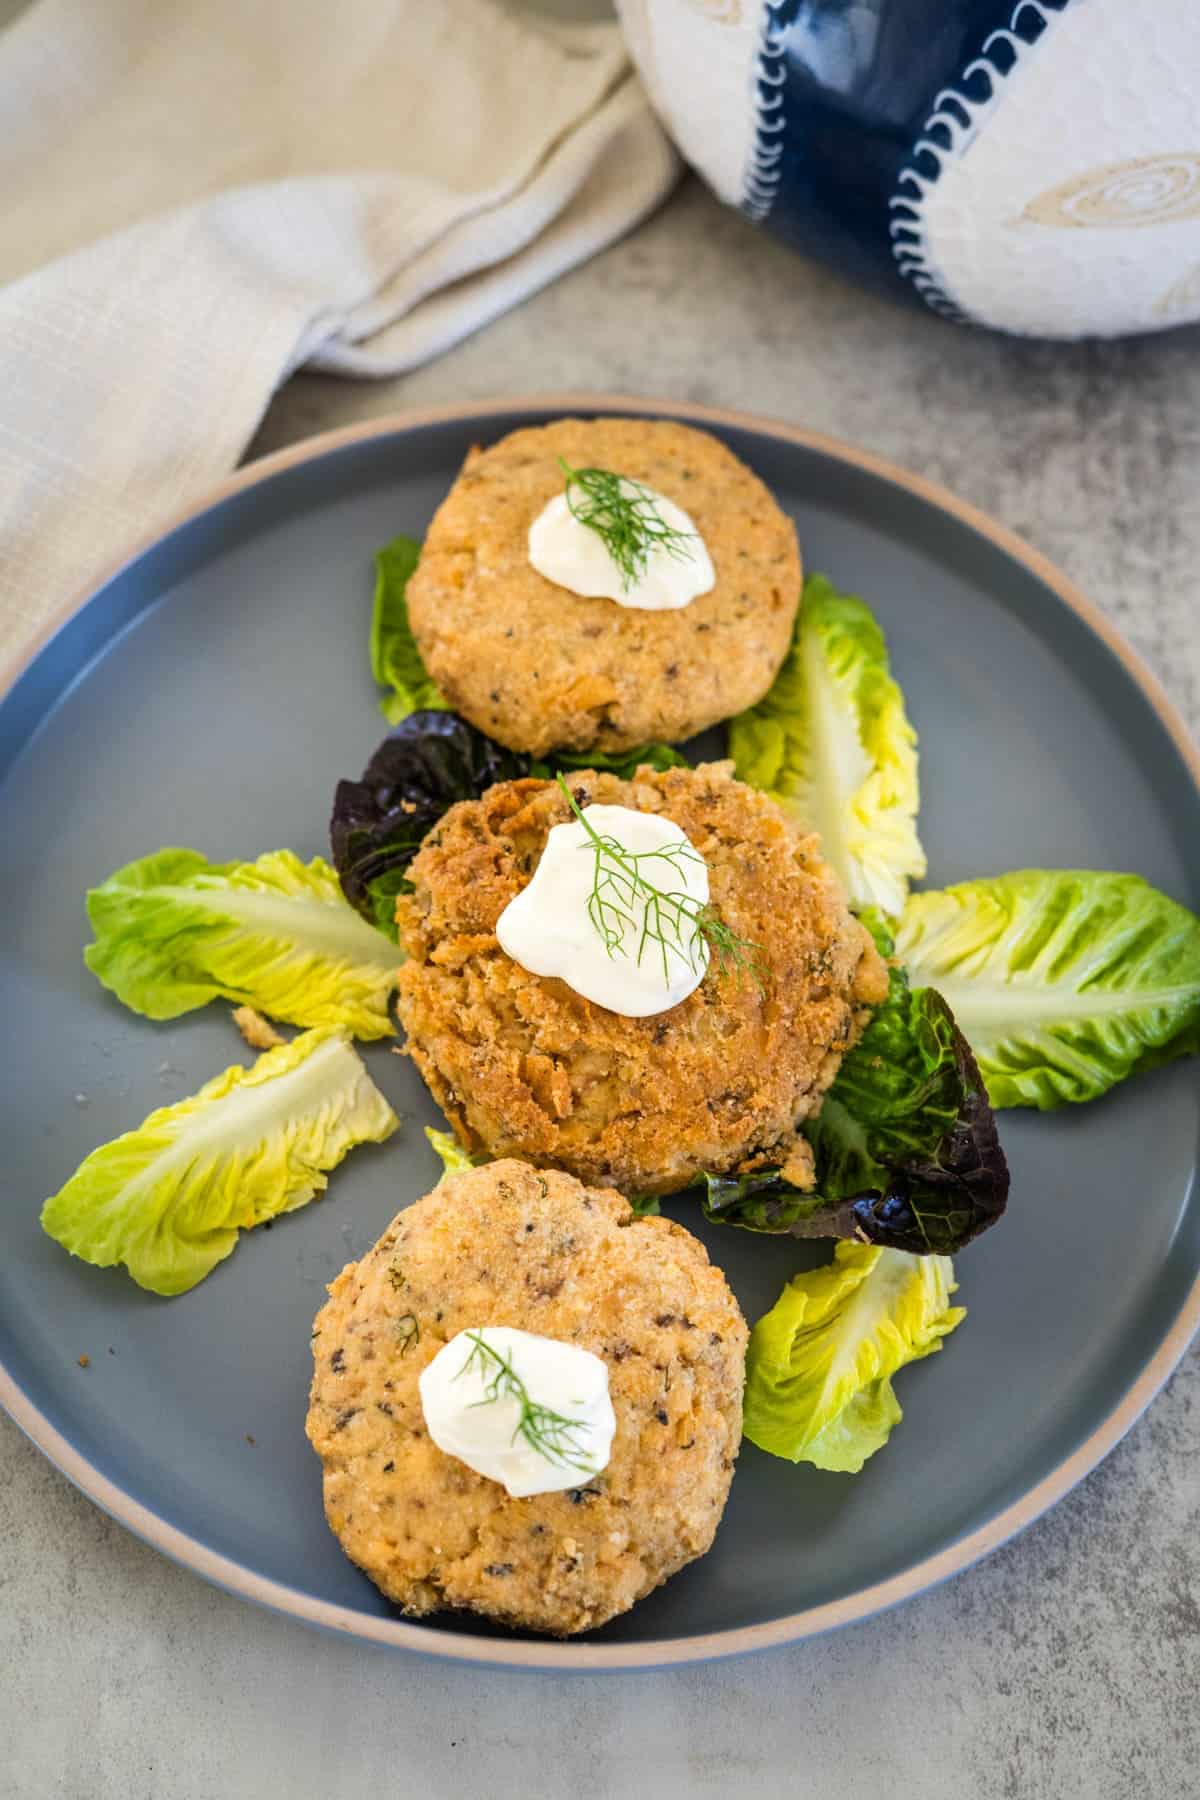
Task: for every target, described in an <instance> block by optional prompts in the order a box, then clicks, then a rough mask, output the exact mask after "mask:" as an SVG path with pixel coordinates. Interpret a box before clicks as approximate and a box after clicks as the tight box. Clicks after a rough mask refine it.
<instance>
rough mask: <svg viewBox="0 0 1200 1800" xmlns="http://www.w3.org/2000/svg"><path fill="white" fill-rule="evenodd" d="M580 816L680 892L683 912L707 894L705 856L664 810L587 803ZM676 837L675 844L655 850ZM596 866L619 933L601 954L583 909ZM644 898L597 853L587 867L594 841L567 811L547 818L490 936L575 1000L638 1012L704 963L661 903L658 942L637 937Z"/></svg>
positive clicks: (672, 994)
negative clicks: (536, 858)
mask: <svg viewBox="0 0 1200 1800" xmlns="http://www.w3.org/2000/svg"><path fill="white" fill-rule="evenodd" d="M583 816H584V818H585V819H586V820H587V822H588V824H589V825H590V826H591V828H592V830H593V831H594V832H596V834H597V836H599V837H602V838H605V837H607V838H613V839H615V840H616V842H617V843H618V844H619V845H620V846H621V848H622V849H623V850H625V851H627V852H633V853H634V854H636V855H638V856H640V857H641V859H642V860H641V861H639V862H638V864H637V865H636V866H637V870H638V872H639V874H641V875H642V876H643V877H644V879H645V880H646V881H648V882H649V883H650V884H651V885H652V886H653V887H656V888H658V889H660V890H661V891H662V892H663V893H664V894H677V895H681V896H684V902H685V905H686V906H687V907H688V909H689V910H690V911H692V912H694V911H696V910H698V909H699V908H700V907H702V906H704V905H705V904H706V903H707V901H708V865H707V864H706V862H705V861H704V858H703V857H702V856H701V854H700V852H699V851H698V850H697V849H696V847H695V845H694V844H693V843H692V842H691V839H690V838H689V837H688V835H687V833H686V832H684V831H681V830H680V828H679V826H678V825H676V824H674V823H673V822H672V821H671V820H670V819H664V818H661V817H660V816H659V815H658V814H657V813H644V812H636V811H635V810H634V809H633V808H632V807H629V806H587V807H584V809H583ZM679 846H683V847H684V851H685V854H682V855H676V856H674V857H671V858H667V857H665V856H663V855H661V854H660V852H661V851H663V850H664V849H667V848H669V847H674V848H675V849H677V850H678V848H679ZM598 874H599V876H600V877H601V878H602V879H605V880H606V885H604V886H602V887H601V888H600V890H599V892H600V897H601V898H602V899H604V900H605V901H606V902H607V903H608V908H609V909H606V913H605V917H606V919H607V920H608V923H609V925H610V927H611V928H612V929H613V930H614V931H619V934H620V947H619V949H614V950H613V951H612V953H611V954H610V953H609V951H608V950H607V949H606V947H605V940H604V938H603V936H602V935H601V933H600V931H599V930H597V928H596V924H595V922H594V920H593V918H592V914H591V913H590V912H589V910H588V905H589V901H591V899H592V896H593V893H594V892H596V891H597V875H598ZM648 900H649V896H646V895H644V894H643V893H642V892H640V891H639V890H637V889H636V888H634V887H633V886H632V885H631V884H630V883H629V882H628V881H624V880H622V878H621V875H620V872H619V869H618V868H617V866H616V865H615V864H614V863H612V862H611V861H610V860H609V859H608V858H607V857H606V858H604V859H603V860H602V862H601V864H600V867H599V870H597V865H596V851H595V846H594V844H593V842H592V840H591V839H590V838H589V837H588V834H587V832H586V831H585V830H584V827H583V825H582V824H581V823H580V822H579V820H578V819H572V820H571V822H570V824H569V825H555V826H553V827H552V828H551V830H550V833H549V835H548V836H547V838H546V847H545V849H544V850H543V851H542V857H541V861H540V862H539V863H538V866H537V868H536V869H535V870H534V872H533V879H532V880H531V881H530V883H529V885H528V887H525V888H523V889H522V890H521V892H520V893H519V894H518V895H517V896H516V898H515V899H514V900H510V901H509V903H508V905H507V906H506V907H505V908H504V911H503V912H502V913H501V914H500V917H499V919H498V920H497V921H496V936H497V938H498V939H499V940H500V948H501V949H502V950H504V951H505V952H506V953H507V954H508V955H509V956H511V957H512V959H513V961H514V962H518V963H520V965H521V967H522V968H523V969H528V970H529V972H530V974H531V975H557V976H558V977H559V978H560V980H562V981H565V982H566V983H567V985H568V987H572V988H574V990H575V992H576V993H577V994H582V996H583V998H584V999H585V1000H594V1001H595V1003H596V1005H597V1006H605V1007H607V1008H608V1010H609V1012H615V1013H621V1014H622V1015H623V1017H625V1018H627V1019H645V1018H649V1017H650V1015H651V1014H653V1013H661V1012H667V1011H669V1010H670V1008H671V1007H672V1006H678V1005H679V1002H680V1001H681V1000H686V999H687V997H688V995H689V994H691V993H694V992H695V990H696V989H697V988H698V987H699V986H700V983H701V982H702V981H703V980H704V976H705V972H706V970H707V968H708V945H707V944H706V943H705V942H704V940H703V939H700V940H699V942H697V943H693V942H692V941H691V937H692V933H691V930H690V927H689V926H688V924H687V922H686V921H680V922H679V924H680V925H681V928H678V926H674V928H673V921H674V919H675V918H677V915H672V913H671V912H670V911H669V910H668V909H663V919H662V922H663V925H664V929H663V931H662V933H661V936H662V937H664V938H665V939H666V944H667V948H666V949H665V950H664V946H663V944H662V943H661V942H658V941H656V940H655V939H654V938H650V939H648V940H647V941H646V942H645V943H643V942H642V934H643V930H644V928H645V923H646V908H647V904H648ZM593 910H594V909H593ZM622 914H623V915H624V917H623V918H622V917H621V916H620V915H622ZM651 922H652V924H653V920H652V921H651Z"/></svg>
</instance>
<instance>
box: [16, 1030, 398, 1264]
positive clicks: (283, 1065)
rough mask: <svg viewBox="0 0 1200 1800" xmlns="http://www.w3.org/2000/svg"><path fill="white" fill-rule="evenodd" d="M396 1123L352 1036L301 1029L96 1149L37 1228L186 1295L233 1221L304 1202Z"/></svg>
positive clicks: (87, 1257) (226, 1243)
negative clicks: (351, 1155)
mask: <svg viewBox="0 0 1200 1800" xmlns="http://www.w3.org/2000/svg"><path fill="white" fill-rule="evenodd" d="M398 1124H399V1120H398V1119H397V1117H396V1115H395V1113H394V1112H393V1111H392V1109H391V1107H390V1106H389V1105H388V1103H387V1101H386V1100H385V1099H384V1098H383V1095H382V1094H381V1093H380V1092H379V1090H378V1088H376V1087H375V1085H374V1083H373V1082H372V1081H371V1079H370V1077H369V1076H368V1074H367V1071H366V1070H365V1068H364V1067H363V1065H362V1063H361V1061H360V1060H359V1058H358V1055H357V1054H356V1052H355V1051H354V1049H353V1047H352V1046H351V1044H350V1042H349V1040H348V1039H347V1038H346V1036H345V1035H344V1034H343V1033H342V1032H340V1031H333V1030H328V1029H326V1030H320V1031H308V1032H305V1033H304V1034H303V1036H301V1037H298V1038H295V1039H293V1041H292V1042H291V1043H290V1044H282V1045H281V1046H280V1047H279V1048H278V1049H277V1050H269V1051H268V1052H267V1053H266V1055H265V1056H260V1057H259V1058H258V1060H257V1062H255V1064H254V1065H253V1067H252V1068H249V1069H245V1068H243V1067H242V1066H241V1065H240V1064H235V1065H234V1067H233V1068H230V1069H226V1070H225V1072H224V1074H222V1075H217V1076H216V1077H214V1079H213V1080H212V1081H209V1082H207V1083H206V1084H205V1085H204V1087H202V1088H201V1089H200V1092H199V1093H198V1094H195V1095H193V1096H192V1098H191V1099H189V1100H180V1101H179V1102H177V1104H176V1105H174V1106H164V1107H160V1108H159V1109H158V1111H157V1112H153V1113H151V1114H150V1117H149V1118H148V1119H146V1120H145V1122H144V1123H143V1124H141V1125H139V1126H138V1128H137V1130H136V1131H129V1132H126V1133H125V1134H124V1136H122V1137H119V1138H115V1139H114V1140H113V1142H112V1143H111V1144H104V1145H102V1146H101V1148H100V1149H99V1150H93V1151H92V1154H91V1155H90V1156H89V1157H87V1158H86V1160H85V1161H84V1162H82V1163H81V1164H80V1166H79V1168H78V1169H77V1170H76V1171H75V1174H74V1175H72V1177H71V1179H70V1181H68V1182H67V1184H66V1186H65V1187H64V1188H61V1189H60V1190H59V1192H58V1193H57V1194H55V1195H54V1196H53V1198H52V1199H50V1200H47V1202H46V1204H45V1206H44V1207H43V1208H42V1225H43V1227H44V1229H45V1230H46V1231H47V1232H48V1233H49V1235H50V1236H51V1237H52V1238H54V1239H55V1240H56V1241H57V1242H58V1243H60V1244H62V1245H63V1247H64V1248H65V1249H67V1250H69V1251H70V1252H71V1254H72V1255H73V1256H78V1257H82V1259H83V1261H84V1262H89V1263H95V1264H96V1265H97V1266H98V1267H100V1268H105V1269H106V1268H110V1267H111V1266H112V1265H113V1264H114V1263H124V1265H125V1267H126V1268H127V1269H128V1270H129V1273H130V1274H131V1275H132V1276H133V1279H134V1280H135V1281H136V1282H137V1284H138V1286H139V1287H144V1288H149V1290H150V1291H151V1293H155V1294H182V1293H184V1292H186V1290H187V1289H188V1288H191V1287H195V1285H196V1283H197V1282H198V1281H202V1280H203V1279H204V1277H205V1276H206V1275H207V1274H208V1273H209V1271H210V1269H212V1268H214V1267H215V1266H216V1264H217V1263H219V1262H220V1261H221V1260H222V1258H223V1257H226V1256H228V1255H229V1253H230V1251H231V1250H232V1249H233V1248H234V1246H235V1244H236V1243H237V1240H238V1232H239V1231H249V1230H250V1229H251V1227H253V1226H255V1225H260V1224H262V1222H263V1220H264V1219H274V1218H276V1217H278V1215H279V1214H280V1213H285V1212H292V1211H293V1210H294V1209H295V1208H296V1207H298V1206H304V1205H305V1204H306V1202H307V1201H309V1200H311V1199H312V1197H313V1195H314V1194H317V1193H319V1192H320V1191H321V1189H322V1188H323V1187H324V1186H325V1185H326V1178H327V1175H328V1172H329V1170H330V1169H335V1168H336V1167H337V1165H338V1163H340V1162H341V1160H342V1158H343V1157H344V1156H345V1155H346V1152H347V1151H348V1150H352V1149H353V1148H354V1146H355V1145H356V1144H362V1143H368V1142H369V1143H381V1142H382V1141H383V1139H384V1138H386V1137H389V1136H390V1135H391V1133H392V1132H393V1131H395V1129H396V1127H397V1125H398Z"/></svg>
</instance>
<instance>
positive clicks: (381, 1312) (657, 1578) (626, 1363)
mask: <svg viewBox="0 0 1200 1800" xmlns="http://www.w3.org/2000/svg"><path fill="white" fill-rule="evenodd" d="M329 1295H330V1298H329V1300H328V1302H327V1303H326V1305H325V1306H324V1307H323V1308H322V1310H321V1311H320V1313H318V1315H317V1320H316V1326H315V1330H314V1334H313V1360H314V1365H315V1372H314V1375H313V1383H312V1395H311V1401H310V1406H309V1413H308V1426H307V1429H308V1436H309V1438H310V1440H311V1442H312V1445H313V1448H314V1449H315V1450H316V1452H317V1454H318V1455H319V1456H320V1458H321V1460H322V1463H323V1464H324V1486H325V1514H326V1517H327V1519H328V1521H329V1524H330V1526H331V1528H332V1529H333V1531H334V1533H335V1534H336V1536H337V1538H338V1539H339V1541H340V1543H341V1545H342V1548H343V1549H344V1550H345V1551H346V1554H347V1555H348V1556H349V1557H350V1558H351V1559H352V1560H353V1561H354V1562H356V1563H357V1564H358V1565H359V1567H360V1568H361V1569H363V1570H364V1572H365V1573H366V1574H367V1575H369V1576H370V1577H371V1579H372V1581H374V1582H375V1583H376V1585H377V1586H378V1587H380V1588H381V1589H382V1590H383V1592H384V1593H385V1594H386V1595H387V1596H388V1598H389V1599H391V1600H394V1601H396V1602H397V1604H398V1605H400V1606H402V1607H403V1608H404V1610H405V1612H408V1613H416V1614H421V1613H428V1612H433V1611H435V1610H436V1609H438V1608H440V1607H470V1608H473V1609H474V1610H475V1611H476V1612H480V1613H486V1614H488V1615H489V1616H490V1617H492V1618H495V1619H500V1620H503V1621H504V1622H505V1623H506V1624H509V1625H516V1626H524V1627H526V1628H528V1629H531V1630H534V1631H547V1632H553V1633H555V1634H557V1635H560V1636H565V1635H568V1634H570V1633H572V1632H577V1631H586V1630H588V1629H590V1628H591V1627H593V1626H596V1625H601V1624H603V1623H604V1621H605V1620H606V1619H611V1618H612V1617H613V1616H614V1614H616V1613H621V1612H624V1611H625V1610H626V1609H627V1608H628V1607H630V1606H632V1605H633V1604H634V1602H635V1601H637V1600H640V1599H642V1598H643V1596H644V1595H646V1594H648V1593H650V1592H651V1591H652V1590H653V1589H654V1588H656V1587H658V1586H659V1584H660V1583H661V1582H664V1581H666V1580H667V1578H668V1576H670V1575H673V1574H674V1573H675V1572H676V1570H678V1569H681V1568H683V1566H684V1564H685V1563H688V1562H691V1561H692V1560H693V1558H694V1557H697V1556H702V1555H703V1554H704V1552H705V1551H706V1550H707V1549H708V1548H709V1546H710V1544H711V1543H712V1540H713V1535H714V1533H715V1532H716V1529H717V1525H718V1523H719V1521H720V1518H721V1513H722V1511H723V1509H724V1506H725V1501H726V1498H727V1496H728V1493H729V1484H730V1481H731V1479H732V1476H733V1464H734V1458H735V1457H736V1455H737V1450H738V1442H739V1439H740V1437H741V1425H742V1381H743V1375H744V1370H745V1357H746V1337H747V1333H746V1326H745V1323H744V1321H743V1319H742V1315H741V1312H740V1311H739V1309H738V1304H737V1301H736V1300H735V1299H734V1298H733V1295H732V1294H731V1293H730V1291H729V1288H728V1286H727V1284H726V1281H725V1278H724V1276H723V1275H722V1274H721V1272H720V1270H719V1269H715V1268H714V1267H713V1266H712V1264H711V1263H710V1262H709V1260H708V1256H707V1254H706V1252H705V1250H704V1247H703V1245H701V1244H700V1243H699V1242H698V1240H697V1239H696V1238H694V1237H693V1236H692V1235H691V1233H690V1232H687V1231H685V1230H684V1229H683V1227H682V1226H681V1225H675V1224H672V1223H671V1222H670V1221H669V1220H667V1219H640V1218H636V1217H635V1216H634V1214H633V1213H632V1212H631V1210H630V1208H629V1206H628V1204H627V1202H626V1201H624V1200H623V1199H622V1198H621V1197H620V1195H619V1194H615V1193H613V1192H611V1191H610V1190H601V1189H594V1188H586V1187H583V1186H582V1185H581V1184H580V1183H579V1182H578V1181H576V1180H575V1179H574V1177H573V1176H570V1175H563V1174H559V1173H557V1172H553V1171H551V1172H545V1173H544V1172H542V1171H540V1170H536V1169H533V1168H531V1167H530V1166H529V1165H528V1164H527V1163H520V1162H497V1163H491V1164H488V1165H487V1166H486V1167H485V1168H481V1169H473V1170H471V1171H470V1172H469V1173H466V1174H462V1175H455V1176H452V1177H450V1178H449V1179H448V1180H446V1181H444V1182H443V1183H442V1184H441V1185H440V1186H439V1187H438V1188H437V1189H436V1190H435V1192H434V1193H432V1194H430V1195H428V1196H427V1197H426V1198H425V1199H423V1200H418V1201H417V1203H416V1205H415V1206H411V1207H409V1208H408V1210H407V1211H405V1212H402V1213H400V1214H399V1215H398V1216H397V1217H396V1218H395V1219H394V1220H393V1221H392V1223H391V1224H390V1225H389V1226H388V1228H387V1230H386V1231H385V1232H384V1234H383V1236H382V1237H381V1238H380V1240H379V1242H378V1243H377V1244H376V1245H375V1247H374V1248H373V1249H372V1250H369V1251H368V1252H367V1254H366V1255H365V1256H364V1257H363V1259H362V1261H361V1262H358V1263H350V1264H349V1265H348V1267H347V1268H345V1269H343V1271H342V1273H341V1274H340V1275H339V1276H338V1278H337V1280H336V1281H335V1282H334V1283H333V1285H332V1286H331V1288H330V1289H329ZM482 1325H513V1326H517V1327H519V1328H520V1329H521V1330H524V1331H534V1332H539V1333H541V1334H542V1335H543V1336H546V1337H553V1338H560V1339H562V1340H564V1341H565V1342H568V1343H572V1344H576V1345H578V1346H580V1347H581V1348H583V1349H585V1350H590V1351H592V1352H593V1353H594V1354H595V1355H597V1356H600V1357H603V1359H604V1361H605V1363H606V1364H607V1367H608V1374H609V1389H610V1394H611V1398H612V1404H613V1411H614V1413H615V1415H616V1421H617V1429H616V1436H615V1438H614V1440H613V1448H612V1457H611V1460H610V1462H609V1464H608V1466H607V1468H606V1469H604V1470H603V1472H602V1473H601V1474H599V1475H598V1476H594V1477H592V1478H591V1479H590V1480H588V1481H587V1482H586V1484H585V1485H583V1486H581V1487H579V1488H574V1489H569V1490H567V1491H565V1492H561V1493H551V1494H536V1495H533V1496H531V1497H530V1498H527V1499H513V1498H511V1497H510V1495H509V1494H508V1493H507V1491H506V1490H505V1489H504V1488H503V1487H502V1486H501V1485H500V1484H499V1483H498V1482H495V1481H489V1480H488V1479H487V1478H486V1477H485V1476H482V1475H477V1474H476V1473H475V1472H474V1471H473V1470H472V1469H469V1468H468V1467H467V1465H466V1464H465V1463H462V1462H459V1461H458V1460H457V1458H455V1457H453V1456H448V1455H447V1454H446V1453H445V1452H444V1451H441V1450H439V1449H438V1448H437V1446H436V1445H435V1444H434V1443H433V1442H432V1440H431V1439H430V1437H429V1434H428V1432H427V1430H426V1428H425V1420H424V1414H423V1412H422V1409H421V1400H420V1393H419V1389H418V1386H417V1377H418V1376H419V1374H420V1373H421V1370H422V1369H424V1368H425V1367H426V1366H427V1364H428V1363H430V1362H431V1361H432V1360H433V1358H434V1356H435V1355H436V1354H437V1352H438V1351H439V1350H440V1349H441V1347H442V1346H443V1345H444V1344H446V1343H448V1342H449V1340H450V1339H451V1338H452V1337H454V1336H455V1334H456V1333H457V1332H459V1331H463V1330H468V1329H471V1328H478V1327H480V1326H482Z"/></svg>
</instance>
